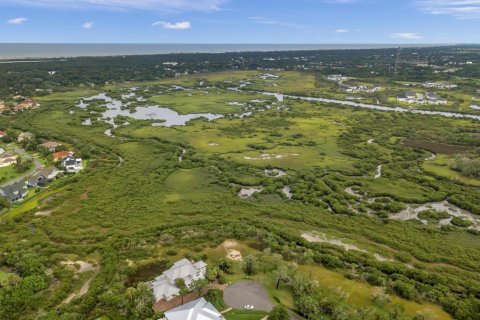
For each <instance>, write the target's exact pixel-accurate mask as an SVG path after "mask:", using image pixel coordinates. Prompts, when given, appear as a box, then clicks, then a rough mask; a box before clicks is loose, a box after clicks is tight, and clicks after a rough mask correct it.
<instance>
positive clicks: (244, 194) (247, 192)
mask: <svg viewBox="0 0 480 320" xmlns="http://www.w3.org/2000/svg"><path fill="white" fill-rule="evenodd" d="M262 191H263V188H262V187H243V188H242V189H240V191H239V192H238V196H239V197H240V198H243V199H247V198H250V197H252V196H253V195H254V194H255V193H258V192H262Z"/></svg>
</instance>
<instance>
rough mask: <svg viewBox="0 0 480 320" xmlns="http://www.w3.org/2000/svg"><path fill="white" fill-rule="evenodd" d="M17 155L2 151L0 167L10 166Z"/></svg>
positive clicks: (15, 160)
mask: <svg viewBox="0 0 480 320" xmlns="http://www.w3.org/2000/svg"><path fill="white" fill-rule="evenodd" d="M17 159H18V155H17V154H15V153H13V152H4V153H2V154H0V168H3V167H8V166H11V165H12V164H15V163H17Z"/></svg>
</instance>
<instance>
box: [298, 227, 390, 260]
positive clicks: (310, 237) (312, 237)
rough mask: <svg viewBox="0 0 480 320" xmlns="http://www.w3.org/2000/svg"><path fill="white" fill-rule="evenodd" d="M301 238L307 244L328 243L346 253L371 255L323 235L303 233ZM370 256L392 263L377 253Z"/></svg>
mask: <svg viewBox="0 0 480 320" xmlns="http://www.w3.org/2000/svg"><path fill="white" fill-rule="evenodd" d="M302 238H304V239H305V240H307V241H308V242H319V243H328V244H331V245H334V246H339V247H341V248H343V249H345V250H346V251H350V250H354V251H359V252H364V253H370V254H372V253H371V252H369V251H367V250H364V249H360V248H359V247H357V246H356V245H353V244H349V243H344V242H343V241H341V240H338V239H328V238H327V236H326V235H325V234H324V233H317V232H316V233H312V232H305V233H302ZM372 255H373V257H374V258H375V259H376V260H377V261H394V260H392V259H389V258H386V257H384V256H382V255H380V254H378V253H373V254H372Z"/></svg>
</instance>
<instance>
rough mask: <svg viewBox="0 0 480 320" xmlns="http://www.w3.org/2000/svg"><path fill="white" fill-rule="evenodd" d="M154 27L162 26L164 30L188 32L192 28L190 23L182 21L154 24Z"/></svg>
mask: <svg viewBox="0 0 480 320" xmlns="http://www.w3.org/2000/svg"><path fill="white" fill-rule="evenodd" d="M152 26H153V27H157V26H160V27H162V28H164V29H174V30H186V29H190V28H191V27H192V25H191V24H190V22H189V21H180V22H166V21H157V22H154V23H152Z"/></svg>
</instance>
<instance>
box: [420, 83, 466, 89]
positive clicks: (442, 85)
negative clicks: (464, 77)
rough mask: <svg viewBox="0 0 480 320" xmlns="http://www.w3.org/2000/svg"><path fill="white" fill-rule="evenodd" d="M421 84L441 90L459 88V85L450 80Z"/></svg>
mask: <svg viewBox="0 0 480 320" xmlns="http://www.w3.org/2000/svg"><path fill="white" fill-rule="evenodd" d="M420 86H421V87H424V88H434V89H440V90H450V89H456V88H458V85H456V84H451V83H448V82H423V83H421V84H420Z"/></svg>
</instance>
